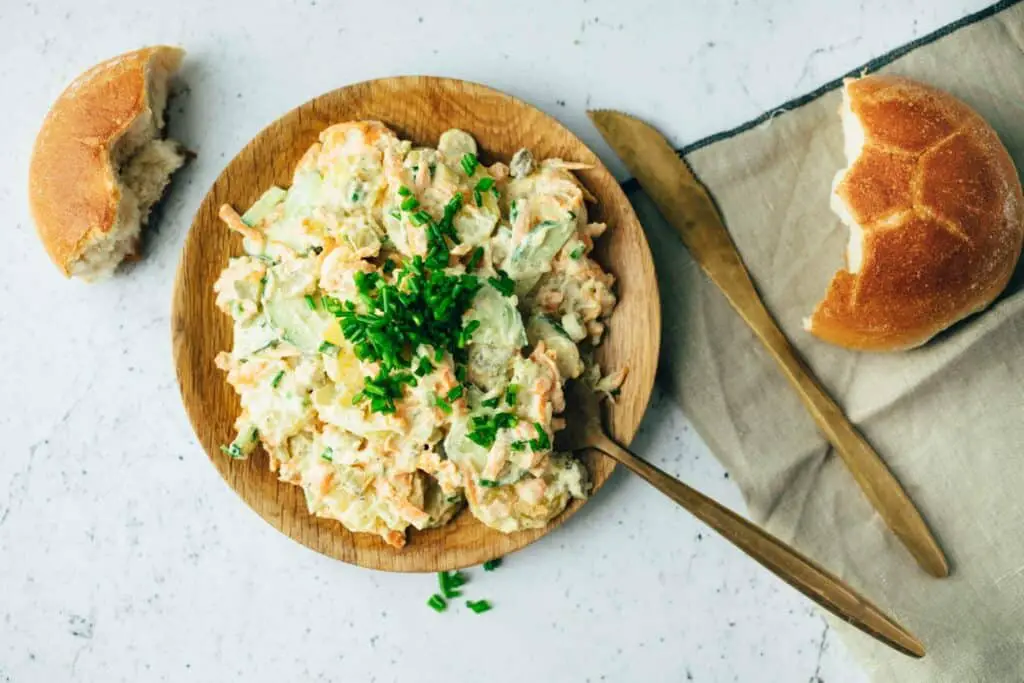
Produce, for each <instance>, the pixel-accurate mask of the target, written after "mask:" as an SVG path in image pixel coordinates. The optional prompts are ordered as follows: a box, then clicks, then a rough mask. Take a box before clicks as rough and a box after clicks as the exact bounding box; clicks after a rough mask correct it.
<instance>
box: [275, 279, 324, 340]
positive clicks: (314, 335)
mask: <svg viewBox="0 0 1024 683" xmlns="http://www.w3.org/2000/svg"><path fill="white" fill-rule="evenodd" d="M282 289H283V288H281V287H275V288H274V289H273V293H272V294H271V296H269V297H268V298H266V299H265V300H264V301H263V310H264V312H265V313H266V317H267V322H269V323H270V326H271V327H272V328H273V329H274V331H275V332H276V334H277V335H278V336H279V338H280V339H281V340H282V341H284V342H285V343H288V344H291V345H292V346H294V347H295V348H297V349H299V350H300V351H302V352H303V353H310V354H312V353H316V352H317V351H319V349H320V344H322V343H323V341H324V334H325V332H326V331H327V326H328V325H329V324H330V323H331V321H332V319H331V318H330V317H329V316H328V315H327V313H326V312H324V311H323V309H322V307H320V306H317V308H316V310H311V309H310V307H309V304H307V303H306V300H305V298H304V297H301V296H289V295H286V294H284V293H283V291H282Z"/></svg>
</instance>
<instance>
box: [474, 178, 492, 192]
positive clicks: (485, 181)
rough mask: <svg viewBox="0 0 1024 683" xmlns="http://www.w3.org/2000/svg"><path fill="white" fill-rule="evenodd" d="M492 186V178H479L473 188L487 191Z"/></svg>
mask: <svg viewBox="0 0 1024 683" xmlns="http://www.w3.org/2000/svg"><path fill="white" fill-rule="evenodd" d="M492 187H494V178H481V179H480V180H479V181H477V184H476V188H474V189H476V190H478V191H480V192H487V190H489V189H491V188H492Z"/></svg>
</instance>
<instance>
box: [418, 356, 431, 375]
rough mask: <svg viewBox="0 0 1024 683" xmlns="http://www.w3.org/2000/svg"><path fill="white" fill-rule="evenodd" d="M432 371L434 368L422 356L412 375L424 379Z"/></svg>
mask: <svg viewBox="0 0 1024 683" xmlns="http://www.w3.org/2000/svg"><path fill="white" fill-rule="evenodd" d="M433 371H434V366H433V365H431V364H430V361H429V360H427V359H426V357H424V356H420V363H419V365H417V366H416V369H415V370H413V374H414V375H416V376H417V377H424V376H426V375H429V374H430V373H432V372H433Z"/></svg>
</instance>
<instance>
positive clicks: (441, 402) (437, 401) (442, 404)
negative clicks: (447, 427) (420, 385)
mask: <svg viewBox="0 0 1024 683" xmlns="http://www.w3.org/2000/svg"><path fill="white" fill-rule="evenodd" d="M434 405H435V406H437V407H438V408H440V409H441V410H442V411H444V412H445V414H448V415H450V414H451V412H452V404H451V403H449V402H448V401H446V400H445V399H443V398H441V397H440V396H437V397H436V398H434Z"/></svg>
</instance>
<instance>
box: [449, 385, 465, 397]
mask: <svg viewBox="0 0 1024 683" xmlns="http://www.w3.org/2000/svg"><path fill="white" fill-rule="evenodd" d="M462 392H463V388H462V385H461V384H456V385H455V386H454V387H452V390H451V391H449V392H448V400H449V401H455V400H458V399H460V398H462Z"/></svg>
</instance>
